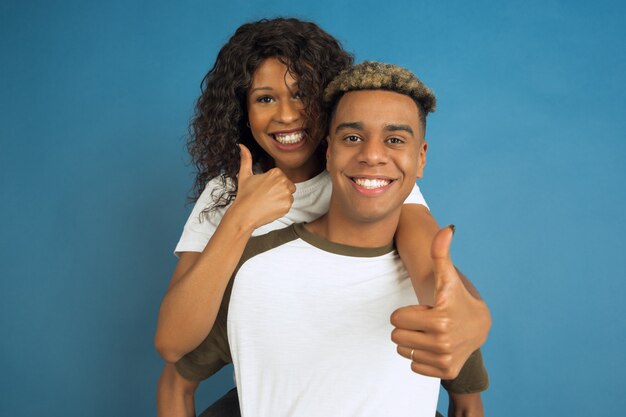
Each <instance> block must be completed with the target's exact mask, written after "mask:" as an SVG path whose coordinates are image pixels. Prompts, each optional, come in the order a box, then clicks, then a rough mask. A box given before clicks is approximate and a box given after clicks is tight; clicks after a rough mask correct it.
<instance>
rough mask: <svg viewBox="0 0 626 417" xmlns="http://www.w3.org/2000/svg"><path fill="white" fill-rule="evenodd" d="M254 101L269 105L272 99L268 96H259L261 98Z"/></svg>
mask: <svg viewBox="0 0 626 417" xmlns="http://www.w3.org/2000/svg"><path fill="white" fill-rule="evenodd" d="M256 101H257V102H258V103H271V102H272V98H271V97H270V96H261V97H259V98H257V99H256Z"/></svg>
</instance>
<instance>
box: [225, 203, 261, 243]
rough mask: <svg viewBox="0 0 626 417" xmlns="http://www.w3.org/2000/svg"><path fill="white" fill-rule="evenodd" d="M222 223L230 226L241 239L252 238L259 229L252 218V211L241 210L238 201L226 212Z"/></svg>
mask: <svg viewBox="0 0 626 417" xmlns="http://www.w3.org/2000/svg"><path fill="white" fill-rule="evenodd" d="M221 223H222V224H224V225H229V228H231V229H232V231H233V232H234V233H235V234H236V235H237V236H241V237H250V236H251V235H252V232H254V229H256V228H257V225H256V223H255V221H254V219H252V218H251V216H250V210H246V209H244V208H241V207H240V206H239V205H238V204H237V203H236V201H235V202H234V203H233V204H232V205H231V206H230V207H229V208H228V210H226V213H224V217H223V218H222V221H221Z"/></svg>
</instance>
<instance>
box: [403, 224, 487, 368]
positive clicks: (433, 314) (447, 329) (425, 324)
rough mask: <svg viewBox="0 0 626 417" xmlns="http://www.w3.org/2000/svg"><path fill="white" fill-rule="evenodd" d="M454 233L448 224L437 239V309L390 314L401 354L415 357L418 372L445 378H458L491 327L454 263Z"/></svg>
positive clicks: (405, 309) (484, 307)
mask: <svg viewBox="0 0 626 417" xmlns="http://www.w3.org/2000/svg"><path fill="white" fill-rule="evenodd" d="M453 234H454V226H448V227H445V228H443V229H441V230H439V232H438V233H437V234H436V235H435V237H434V238H433V241H432V245H431V258H432V262H433V274H434V279H435V298H434V303H433V304H434V305H433V306H432V307H430V306H426V305H414V306H407V307H402V308H400V309H398V310H396V311H395V312H394V313H393V314H392V315H391V323H392V324H393V325H394V327H395V329H394V330H393V332H392V335H391V339H392V340H393V341H394V342H395V343H396V344H397V345H398V353H399V354H400V355H402V356H404V357H405V358H408V359H411V361H412V362H411V369H412V370H413V371H414V372H417V373H419V374H422V375H428V376H434V377H438V378H442V379H454V378H456V377H457V375H458V374H459V372H460V370H461V368H462V367H463V365H464V364H465V361H466V360H467V358H468V357H469V356H470V355H471V354H472V352H474V351H475V350H476V349H478V348H479V347H480V346H481V345H482V344H483V343H484V342H485V340H486V339H487V334H488V332H489V328H490V327H491V314H490V313H489V309H488V308H487V305H486V304H485V303H484V302H483V301H482V300H481V299H480V297H478V293H477V292H476V290H475V289H474V288H473V287H471V284H469V282H468V281H467V280H466V279H465V277H463V275H462V274H461V273H460V272H459V271H458V270H457V269H456V268H455V267H454V264H453V263H452V260H451V259H450V243H451V242H452V235H453ZM466 285H468V286H469V290H470V291H472V292H473V293H474V295H473V294H472V293H470V291H468V288H466Z"/></svg>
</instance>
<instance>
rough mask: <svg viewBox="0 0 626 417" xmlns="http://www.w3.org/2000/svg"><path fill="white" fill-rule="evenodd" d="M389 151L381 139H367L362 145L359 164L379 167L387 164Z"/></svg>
mask: <svg viewBox="0 0 626 417" xmlns="http://www.w3.org/2000/svg"><path fill="white" fill-rule="evenodd" d="M387 152H388V149H387V147H386V146H385V143H384V142H383V141H382V140H380V139H367V140H365V141H364V142H363V144H362V145H361V152H360V153H359V158H360V160H359V162H361V163H364V164H367V165H379V164H384V163H386V162H387V157H388V154H387Z"/></svg>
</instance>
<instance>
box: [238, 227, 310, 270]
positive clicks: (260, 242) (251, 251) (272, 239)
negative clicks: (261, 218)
mask: <svg viewBox="0 0 626 417" xmlns="http://www.w3.org/2000/svg"><path fill="white" fill-rule="evenodd" d="M296 239H298V234H297V233H296V231H295V228H294V225H291V226H287V227H285V228H283V229H278V230H272V231H271V232H268V233H265V234H264V235H259V236H253V237H251V238H250V240H249V241H248V244H247V245H246V247H245V249H244V251H243V255H242V256H241V261H240V265H241V264H243V263H244V262H246V261H247V260H249V259H251V258H253V257H255V256H257V255H260V254H262V253H265V252H268V251H270V250H272V249H275V248H278V247H280V246H282V245H284V244H286V243H289V242H291V241H294V240H296Z"/></svg>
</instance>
